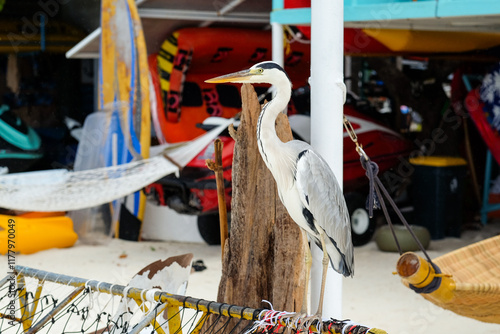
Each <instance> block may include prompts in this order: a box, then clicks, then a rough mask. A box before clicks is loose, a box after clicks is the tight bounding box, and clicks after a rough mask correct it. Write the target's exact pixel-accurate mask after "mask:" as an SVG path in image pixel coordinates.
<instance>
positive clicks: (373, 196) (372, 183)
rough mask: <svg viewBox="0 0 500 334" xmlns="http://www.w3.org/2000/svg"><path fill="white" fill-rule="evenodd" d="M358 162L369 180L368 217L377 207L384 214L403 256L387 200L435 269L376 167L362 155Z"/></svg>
mask: <svg viewBox="0 0 500 334" xmlns="http://www.w3.org/2000/svg"><path fill="white" fill-rule="evenodd" d="M360 161H361V166H363V168H364V169H365V170H366V176H367V177H368V179H369V187H370V189H369V194H368V208H367V209H368V212H369V213H370V217H371V216H372V214H373V208H374V207H377V206H379V207H381V208H382V211H383V212H384V216H385V218H386V220H387V224H389V227H390V229H391V232H392V236H393V237H394V241H395V242H396V246H397V248H398V251H399V254H403V252H402V250H401V246H400V245H399V242H398V238H397V237H396V232H395V231H394V226H393V224H392V221H391V218H390V216H389V213H388V211H387V207H386V205H385V201H384V197H385V198H386V199H387V201H388V202H389V204H390V205H391V207H392V208H393V209H394V211H395V212H396V214H397V216H398V218H399V219H400V220H401V223H403V225H404V226H405V227H406V229H407V230H408V232H410V235H411V236H412V238H413V239H414V240H415V242H416V243H417V245H418V247H419V248H420V250H421V251H422V253H424V255H425V257H426V258H427V261H429V263H430V264H432V266H433V267H434V268H437V266H436V265H435V264H434V263H433V262H432V260H431V258H430V256H429V254H427V252H426V251H425V248H424V246H423V245H422V243H421V242H420V240H419V239H418V238H417V236H416V235H415V233H414V232H413V230H412V229H411V227H410V224H408V222H407V221H406V219H405V217H404V216H403V214H402V213H401V211H400V210H399V208H398V206H397V205H396V203H395V202H394V200H393V199H392V197H391V195H390V194H389V192H388V191H387V189H386V188H385V187H384V185H383V184H382V181H380V179H379V177H378V176H377V174H378V171H379V168H378V165H377V164H376V163H375V162H373V161H371V160H370V159H369V158H368V159H367V158H365V157H364V156H363V155H360ZM382 195H383V196H382ZM377 202H378V203H377ZM438 269H439V268H438ZM436 272H437V271H436Z"/></svg>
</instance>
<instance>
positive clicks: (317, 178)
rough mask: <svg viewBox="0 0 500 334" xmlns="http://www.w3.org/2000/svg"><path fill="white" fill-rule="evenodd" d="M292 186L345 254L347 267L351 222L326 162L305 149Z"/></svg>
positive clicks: (310, 149) (318, 222)
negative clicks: (294, 185) (295, 185)
mask: <svg viewBox="0 0 500 334" xmlns="http://www.w3.org/2000/svg"><path fill="white" fill-rule="evenodd" d="M296 184H297V189H298V190H299V193H300V199H301V201H302V203H303V205H304V206H305V207H306V208H307V209H308V210H309V211H310V212H311V213H312V215H313V217H314V219H315V221H316V223H317V224H318V225H319V226H320V227H321V228H323V230H324V231H325V233H326V234H327V235H328V236H329V237H330V238H332V239H333V240H334V241H335V243H336V246H337V247H338V249H339V250H340V251H341V252H342V253H343V254H344V255H345V260H346V265H347V266H348V267H349V268H351V267H352V263H353V249H352V239H351V223H350V218H349V211H348V210H347V206H346V203H345V199H344V195H343V193H342V191H341V189H340V186H339V184H338V182H337V179H336V178H335V175H334V174H333V171H332V170H331V168H330V167H329V166H328V164H327V162H326V161H325V160H324V159H323V158H322V157H321V156H319V155H318V154H317V153H316V152H314V151H313V150H312V148H311V147H309V149H305V150H303V151H301V153H300V154H299V158H298V160H297V170H296Z"/></svg>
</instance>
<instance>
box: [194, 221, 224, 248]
mask: <svg viewBox="0 0 500 334" xmlns="http://www.w3.org/2000/svg"><path fill="white" fill-rule="evenodd" d="M198 230H199V231H200V234H201V237H202V238H203V240H205V242H206V243H207V244H209V245H220V225H219V215H218V214H209V215H203V216H198Z"/></svg>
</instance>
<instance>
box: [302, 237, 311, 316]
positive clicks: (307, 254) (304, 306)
mask: <svg viewBox="0 0 500 334" xmlns="http://www.w3.org/2000/svg"><path fill="white" fill-rule="evenodd" d="M303 237H304V238H306V240H307V235H305V234H304V235H303ZM304 260H305V263H306V281H305V288H304V298H303V299H302V307H301V310H300V313H302V314H309V312H308V311H309V307H308V306H309V305H308V304H309V295H308V292H309V281H310V279H311V266H312V254H311V248H310V247H309V244H308V243H306V251H305V255H304Z"/></svg>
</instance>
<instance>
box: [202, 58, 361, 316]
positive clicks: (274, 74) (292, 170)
mask: <svg viewBox="0 0 500 334" xmlns="http://www.w3.org/2000/svg"><path fill="white" fill-rule="evenodd" d="M206 82H208V83H225V82H234V83H268V84H271V85H273V86H274V87H275V96H274V97H273V99H272V100H271V101H270V102H268V103H267V104H265V105H264V106H263V107H262V111H261V113H260V116H259V120H258V123H257V140H258V147H259V152H260V155H261V156H262V159H263V160H264V162H265V164H266V166H267V168H268V169H269V170H270V171H271V173H272V175H273V177H274V179H275V181H276V184H277V188H278V194H279V197H280V199H281V202H282V203H283V205H284V206H285V208H286V209H287V211H288V213H289V214H290V217H291V218H292V219H293V220H294V221H295V223H297V225H299V226H300V227H301V228H302V229H303V230H305V231H306V232H307V234H308V235H309V236H310V238H311V240H312V241H314V242H315V243H316V244H317V245H318V246H319V247H320V248H321V249H322V250H323V263H322V264H323V275H322V283H321V294H320V299H319V306H318V312H317V315H321V313H322V306H323V294H324V288H325V278H326V270H327V267H328V259H329V260H330V263H331V265H332V267H333V269H334V270H335V271H337V272H338V273H340V274H342V275H344V276H352V275H353V273H354V255H353V245H352V239H351V224H350V218H349V213H348V210H347V206H346V203H345V199H344V196H343V194H342V191H341V189H340V186H339V184H338V182H337V180H336V178H335V175H334V174H333V171H332V170H331V168H330V167H329V166H328V163H327V162H326V161H325V160H324V159H323V158H322V157H321V156H320V155H319V154H318V153H317V152H315V151H314V149H313V148H312V147H311V146H310V145H309V144H307V143H305V142H303V141H299V140H292V141H289V142H286V143H284V142H282V141H281V140H280V139H279V138H278V136H277V134H276V129H275V121H276V118H277V117H278V115H279V113H280V112H282V111H283V110H285V109H286V107H287V104H288V102H289V100H290V97H291V93H292V84H291V82H290V79H289V78H288V75H287V74H286V73H285V71H284V70H283V68H282V67H281V66H279V65H278V64H277V63H275V62H271V61H265V62H261V63H258V64H255V65H254V66H252V67H251V68H249V69H247V70H243V71H240V72H236V73H232V74H227V75H223V76H220V77H216V78H213V79H209V80H207V81H206ZM308 265H309V266H308V268H310V263H309V264H308ZM308 271H309V270H308Z"/></svg>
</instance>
